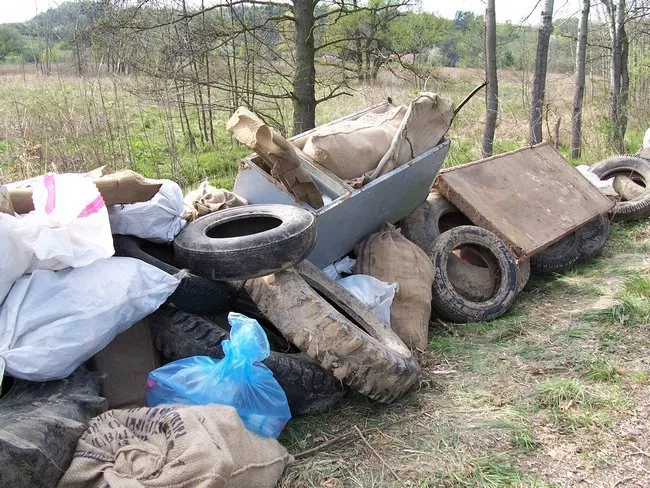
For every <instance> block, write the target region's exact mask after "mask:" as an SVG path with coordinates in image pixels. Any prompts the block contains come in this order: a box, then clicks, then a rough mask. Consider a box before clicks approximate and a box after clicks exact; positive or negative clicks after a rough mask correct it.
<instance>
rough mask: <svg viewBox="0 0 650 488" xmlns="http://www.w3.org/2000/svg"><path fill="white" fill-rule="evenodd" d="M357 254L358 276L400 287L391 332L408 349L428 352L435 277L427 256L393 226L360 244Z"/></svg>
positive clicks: (356, 269) (394, 302)
mask: <svg viewBox="0 0 650 488" xmlns="http://www.w3.org/2000/svg"><path fill="white" fill-rule="evenodd" d="M355 254H356V255H357V262H356V264H355V267H354V272H355V273H359V274H367V275H370V276H374V277H375V278H377V279H379V280H382V281H385V282H387V283H397V284H398V285H399V290H398V292H397V294H396V295H395V298H394V299H393V304H392V306H391V311H390V323H391V328H392V329H393V330H394V331H395V333H396V334H397V335H398V336H399V337H400V339H402V341H404V343H405V344H406V345H407V346H409V347H411V348H418V349H425V348H426V346H427V339H428V327H429V318H430V316H431V285H432V284H433V278H434V274H435V271H434V268H433V265H432V264H431V261H430V260H429V258H428V257H427V255H426V254H425V253H424V251H422V249H420V248H419V247H418V246H416V245H415V244H413V243H412V242H411V241H409V240H408V239H406V238H405V237H404V236H403V235H402V234H401V232H400V231H399V229H397V228H396V227H394V226H393V225H390V224H387V226H386V229H385V230H383V231H381V232H377V233H376V234H372V235H371V236H369V237H367V238H366V239H365V240H363V241H362V242H360V243H359V244H357V246H356V247H355Z"/></svg>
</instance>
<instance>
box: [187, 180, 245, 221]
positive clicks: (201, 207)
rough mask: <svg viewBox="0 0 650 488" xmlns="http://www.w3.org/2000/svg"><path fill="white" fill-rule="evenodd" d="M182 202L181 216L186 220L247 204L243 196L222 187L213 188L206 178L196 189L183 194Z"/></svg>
mask: <svg viewBox="0 0 650 488" xmlns="http://www.w3.org/2000/svg"><path fill="white" fill-rule="evenodd" d="M183 203H184V206H185V211H184V213H183V218H184V219H185V220H187V221H188V222H191V221H193V220H196V219H198V218H199V217H203V216H204V215H207V214H210V213H212V212H216V211H217V210H223V209H224V208H231V207H240V206H242V205H248V202H247V201H246V200H245V199H244V198H242V197H240V196H239V195H237V194H236V193H233V192H231V191H228V190H224V189H223V188H215V187H214V186H212V185H211V184H210V183H208V180H205V181H203V182H201V184H200V185H199V187H198V188H197V189H196V190H192V191H191V192H189V193H188V194H187V195H185V198H184V199H183Z"/></svg>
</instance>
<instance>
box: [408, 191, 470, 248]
mask: <svg viewBox="0 0 650 488" xmlns="http://www.w3.org/2000/svg"><path fill="white" fill-rule="evenodd" d="M471 224H472V222H471V221H470V220H469V219H468V218H467V217H465V215H463V214H462V213H461V211H460V210H458V209H457V208H456V207H454V206H453V205H452V204H451V203H450V202H449V201H448V200H447V199H446V198H445V197H443V196H442V195H441V194H440V193H438V192H431V193H429V196H428V197H427V199H426V201H425V202H424V203H423V204H422V205H420V206H419V207H417V208H416V209H415V210H413V212H411V213H410V214H408V215H407V216H406V217H404V218H403V219H402V220H400V221H399V222H398V224H397V226H398V227H399V228H400V230H401V231H402V235H403V236H404V237H406V238H407V239H408V240H409V241H411V242H412V243H413V244H415V245H416V246H418V247H419V248H420V249H422V250H423V251H424V252H427V251H428V250H429V248H430V247H431V243H432V242H433V241H434V240H435V239H436V237H438V236H439V235H440V234H442V233H443V232H444V231H446V230H449V229H451V228H453V227H457V226H459V225H471Z"/></svg>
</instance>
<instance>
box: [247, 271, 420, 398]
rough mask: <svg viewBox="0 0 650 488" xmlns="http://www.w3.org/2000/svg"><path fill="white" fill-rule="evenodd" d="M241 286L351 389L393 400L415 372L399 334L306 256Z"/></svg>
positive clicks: (417, 369)
mask: <svg viewBox="0 0 650 488" xmlns="http://www.w3.org/2000/svg"><path fill="white" fill-rule="evenodd" d="M244 289H245V290H246V292H247V293H248V294H249V296H250V297H251V299H252V300H253V301H254V302H255V303H256V305H257V306H258V308H259V309H260V311H261V312H262V313H263V314H264V316H265V317H267V318H268V319H269V320H270V321H271V322H272V323H273V325H275V327H276V328H277V329H278V330H279V331H280V332H281V333H282V334H283V335H284V336H285V337H286V338H287V339H288V340H290V341H291V342H292V343H293V344H295V345H296V346H297V347H298V348H300V350H301V351H303V352H304V353H305V354H307V355H308V356H309V357H311V358H313V359H315V360H316V361H318V362H319V363H320V365H321V366H322V367H323V368H325V369H326V370H328V371H329V372H330V373H332V374H333V375H334V376H335V377H336V378H338V379H340V380H341V381H343V382H344V383H345V384H346V385H348V386H349V387H350V388H352V389H354V390H356V391H358V392H360V393H362V394H364V395H366V396H368V397H370V398H372V399H374V400H377V401H379V402H383V403H390V402H392V401H393V400H395V399H397V398H399V397H400V396H402V395H403V394H404V393H405V392H406V391H407V390H408V389H409V388H410V387H411V385H412V384H413V383H414V382H415V380H416V379H417V377H418V375H419V374H420V367H419V366H418V364H417V361H416V360H415V358H414V357H413V355H412V354H411V351H409V349H408V348H407V347H406V346H405V345H404V343H403V342H402V341H401V340H400V339H399V337H397V335H396V334H395V333H394V332H393V331H392V330H391V329H390V328H388V327H386V326H385V325H384V324H383V322H381V321H380V320H379V319H378V318H377V317H376V316H375V315H374V314H373V313H372V312H370V311H369V310H368V309H367V308H366V307H365V306H364V305H363V304H362V303H361V302H359V300H357V299H356V298H355V297H354V296H352V295H351V294H350V292H348V291H347V290H346V289H345V288H343V287H342V286H341V285H339V284H338V283H336V282H333V281H331V280H330V279H329V278H328V277H327V276H326V275H325V274H324V273H323V272H322V271H320V270H319V269H318V268H316V267H315V266H313V265H311V264H310V263H308V262H307V261H304V262H302V263H300V264H299V265H297V266H295V268H294V269H289V270H286V271H283V272H281V273H276V274H274V275H271V276H265V277H263V278H257V279H254V280H250V281H247V282H246V285H245V287H244Z"/></svg>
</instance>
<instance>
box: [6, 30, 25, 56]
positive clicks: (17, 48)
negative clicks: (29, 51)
mask: <svg viewBox="0 0 650 488" xmlns="http://www.w3.org/2000/svg"><path fill="white" fill-rule="evenodd" d="M24 45H25V40H24V39H23V37H22V36H21V35H20V33H19V32H18V30H16V28H14V27H12V26H10V25H1V24H0V62H3V61H5V60H6V59H7V58H9V57H11V56H20V55H21V54H22V51H23V49H24Z"/></svg>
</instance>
